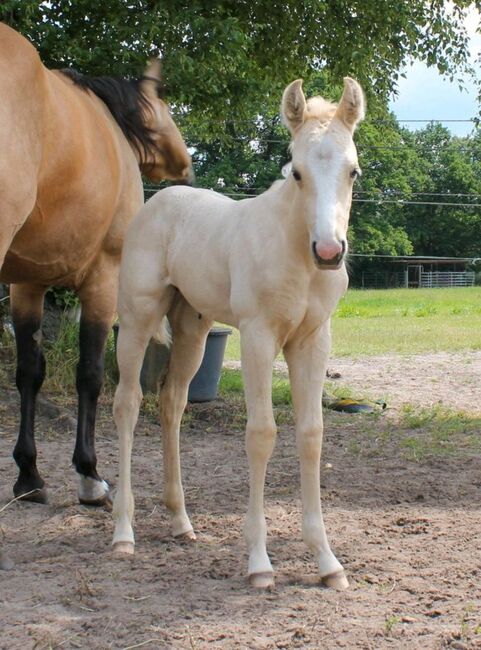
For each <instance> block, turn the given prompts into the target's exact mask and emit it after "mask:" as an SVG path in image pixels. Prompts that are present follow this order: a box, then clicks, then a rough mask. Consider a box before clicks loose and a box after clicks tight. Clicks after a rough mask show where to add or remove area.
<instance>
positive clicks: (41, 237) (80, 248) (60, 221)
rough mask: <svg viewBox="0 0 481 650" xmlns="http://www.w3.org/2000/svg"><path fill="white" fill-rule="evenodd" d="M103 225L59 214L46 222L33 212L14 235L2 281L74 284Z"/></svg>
mask: <svg viewBox="0 0 481 650" xmlns="http://www.w3.org/2000/svg"><path fill="white" fill-rule="evenodd" d="M107 228H108V223H105V225H104V224H103V223H102V221H101V220H99V223H97V224H96V227H94V228H93V227H92V225H91V224H90V223H89V222H88V220H86V219H82V218H79V219H78V220H77V222H76V223H75V221H73V220H71V219H64V218H61V217H60V216H59V217H57V218H56V219H55V220H53V219H51V220H49V222H48V223H45V222H43V223H42V219H41V218H39V215H38V214H35V213H34V214H32V215H31V217H30V218H29V220H28V221H27V222H26V223H25V225H24V226H23V227H22V228H21V230H19V232H18V233H17V234H16V236H15V238H14V240H13V242H12V245H11V246H10V249H9V251H8V253H7V255H6V256H5V261H4V264H3V266H2V269H1V271H0V281H2V282H8V283H10V282H13V283H20V282H34V283H38V284H47V285H48V284H63V285H65V286H72V287H74V286H76V285H78V283H79V280H81V277H82V276H83V274H84V273H85V269H86V268H87V267H88V265H89V263H90V262H91V260H92V259H93V258H94V257H95V256H96V255H97V253H98V252H99V250H100V248H101V246H102V241H103V239H104V237H105V230H106V229H107Z"/></svg>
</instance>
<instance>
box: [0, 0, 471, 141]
mask: <svg viewBox="0 0 481 650" xmlns="http://www.w3.org/2000/svg"><path fill="white" fill-rule="evenodd" d="M476 4H477V5H481V0H478V2H477V3H476ZM469 5H470V3H469V2H466V0H453V2H451V3H449V5H448V3H446V2H444V0H431V1H430V2H427V1H426V0H399V1H398V2H392V0H349V1H348V0H304V2H298V0H282V1H280V0H269V1H267V0H262V1H252V0H223V1H222V2H214V1H203V2H202V1H200V0H175V1H174V0H164V1H159V0H103V2H95V3H94V2H92V0H50V1H49V2H40V1H36V0H4V1H3V3H2V6H1V8H0V18H2V19H3V20H4V21H5V22H7V23H8V24H10V25H12V26H13V27H15V28H16V29H18V30H19V31H20V32H21V33H23V34H24V35H25V36H27V37H28V38H30V39H31V40H32V41H33V43H34V44H35V45H36V47H37V48H38V49H39V51H40V54H41V56H42V59H43V60H44V62H45V63H46V64H47V65H48V66H51V67H67V66H74V67H76V68H77V69H79V70H80V71H81V72H84V73H90V74H97V75H98V74H109V75H121V76H138V75H140V74H141V73H142V70H143V67H144V65H145V62H146V60H147V58H148V57H150V56H152V55H157V54H158V53H159V52H162V54H163V55H164V57H165V77H166V79H167V83H168V91H169V93H168V94H169V99H170V101H171V102H172V103H173V104H174V105H175V108H176V110H177V112H178V113H179V114H182V115H183V116H184V122H185V123H186V125H187V126H189V127H190V128H191V129H192V130H196V131H197V133H198V134H199V135H200V134H202V135H203V137H204V140H205V139H214V138H215V137H216V136H217V135H218V133H219V131H222V130H223V129H222V128H221V125H222V123H223V122H225V120H228V119H232V118H233V117H236V118H237V119H245V120H248V121H252V120H253V119H254V118H255V116H256V115H257V112H258V111H259V107H260V106H261V107H262V106H265V107H269V108H271V109H272V108H273V107H274V106H278V104H279V97H280V93H281V90H282V88H283V87H284V86H285V85H286V84H287V82H289V81H291V80H292V79H294V78H296V77H300V76H304V77H306V78H309V77H310V75H311V73H313V72H314V73H315V72H318V71H319V70H321V69H323V70H326V69H327V70H329V72H330V75H331V78H332V79H335V80H340V79H341V78H342V77H343V76H344V75H346V74H350V75H352V76H355V77H356V78H357V79H358V80H359V81H360V82H361V85H363V87H364V88H365V90H366V92H367V93H368V95H369V96H377V97H381V98H386V97H387V95H388V93H389V92H391V91H392V90H393V89H395V86H396V80H397V79H398V76H399V70H400V69H401V68H402V66H403V64H404V63H405V62H406V61H407V59H408V58H410V57H414V58H418V59H422V60H424V61H427V62H428V63H429V64H431V65H436V66H437V67H438V69H439V70H440V71H441V72H442V73H445V74H448V75H450V76H451V77H453V76H454V75H455V73H456V71H459V72H464V71H465V70H466V69H467V68H468V67H469V66H468V49H467V43H468V40H467V36H466V33H465V30H464V27H463V22H462V21H463V17H464V16H465V14H466V12H467V8H468V6H469Z"/></svg>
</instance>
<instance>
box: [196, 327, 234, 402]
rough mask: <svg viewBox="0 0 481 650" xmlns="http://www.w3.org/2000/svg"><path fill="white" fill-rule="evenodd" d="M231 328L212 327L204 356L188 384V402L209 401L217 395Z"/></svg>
mask: <svg viewBox="0 0 481 650" xmlns="http://www.w3.org/2000/svg"><path fill="white" fill-rule="evenodd" d="M229 334H232V330H231V329H229V328H227V327H214V328H212V329H211V330H210V332H209V334H208V336H207V341H206V344H205V352H204V358H203V359H202V363H201V365H200V368H199V370H198V371H197V373H196V374H195V375H194V377H193V379H192V381H191V382H190V386H189V395H188V400H189V402H210V401H211V400H213V399H215V398H216V397H217V390H218V388H219V381H220V373H221V371H222V363H223V361H224V352H225V346H226V344H227V337H228V336H229Z"/></svg>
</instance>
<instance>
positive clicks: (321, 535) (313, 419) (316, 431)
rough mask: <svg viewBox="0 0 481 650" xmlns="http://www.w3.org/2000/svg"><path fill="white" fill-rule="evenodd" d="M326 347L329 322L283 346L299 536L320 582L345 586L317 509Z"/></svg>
mask: <svg viewBox="0 0 481 650" xmlns="http://www.w3.org/2000/svg"><path fill="white" fill-rule="evenodd" d="M329 351H330V331H329V323H326V324H325V325H324V327H322V328H320V329H318V330H317V331H316V332H315V333H314V334H311V335H310V336H308V337H307V338H302V340H294V341H292V342H290V343H289V344H288V345H287V346H286V347H285V348H284V355H285V358H286V361H287V364H288V367H289V375H290V381H291V391H292V401H293V405H294V410H295V413H296V434H297V447H298V451H299V459H300V466H301V495H302V508H303V512H302V537H303V540H304V542H305V543H306V544H307V546H308V547H309V548H310V549H311V551H313V553H314V555H315V557H316V559H317V561H318V563H319V573H320V576H321V579H322V582H323V583H324V584H325V585H326V586H329V587H334V588H336V589H345V588H346V587H348V586H349V583H348V581H347V579H346V576H345V574H344V569H343V567H342V565H341V564H340V563H339V561H338V560H337V558H336V556H335V555H334V553H333V552H332V551H331V549H330V547H329V542H328V541H327V535H326V529H325V526H324V520H323V517H322V510H321V491H320V476H319V473H320V460H321V447H322V432H323V424H322V406H321V398H322V386H323V383H324V377H325V374H326V368H327V361H328V356H329Z"/></svg>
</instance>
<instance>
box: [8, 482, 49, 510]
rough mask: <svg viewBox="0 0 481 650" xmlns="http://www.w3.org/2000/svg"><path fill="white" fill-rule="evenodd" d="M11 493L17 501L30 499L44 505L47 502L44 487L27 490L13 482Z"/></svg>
mask: <svg viewBox="0 0 481 650" xmlns="http://www.w3.org/2000/svg"><path fill="white" fill-rule="evenodd" d="M13 494H14V496H15V498H16V499H19V501H32V502H33V503H42V504H44V505H45V504H46V503H48V497H47V490H46V489H45V488H44V487H41V488H34V489H33V490H29V489H28V488H22V487H20V486H18V485H17V483H15V485H14V486H13Z"/></svg>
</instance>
